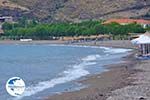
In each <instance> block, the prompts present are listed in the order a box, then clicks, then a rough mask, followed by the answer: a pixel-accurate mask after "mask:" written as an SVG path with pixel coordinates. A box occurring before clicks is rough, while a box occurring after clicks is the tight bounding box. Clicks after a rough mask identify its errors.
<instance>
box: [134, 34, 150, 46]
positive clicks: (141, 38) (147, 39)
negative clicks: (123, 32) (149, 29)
mask: <svg viewBox="0 0 150 100" xmlns="http://www.w3.org/2000/svg"><path fill="white" fill-rule="evenodd" d="M131 42H132V43H133V44H147V43H150V37H149V36H147V35H140V36H139V38H136V39H133V40H132V41H131Z"/></svg>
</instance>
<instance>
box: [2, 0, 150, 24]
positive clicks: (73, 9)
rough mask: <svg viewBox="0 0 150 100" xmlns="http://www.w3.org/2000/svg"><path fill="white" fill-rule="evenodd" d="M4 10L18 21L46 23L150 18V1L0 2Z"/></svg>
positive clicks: (61, 0) (56, 0)
mask: <svg viewBox="0 0 150 100" xmlns="http://www.w3.org/2000/svg"><path fill="white" fill-rule="evenodd" d="M2 1H3V3H2ZM4 1H5V2H6V3H4ZM6 5H7V6H6ZM0 8H1V9H0V15H12V16H14V17H15V18H16V19H17V18H18V17H20V16H27V17H29V18H37V19H39V20H40V21H43V22H51V21H74V22H78V21H81V20H87V19H102V18H104V19H107V18H112V17H128V18H141V17H143V18H148V19H149V18H150V0H111V1H110V0H44V1H43V0H0Z"/></svg>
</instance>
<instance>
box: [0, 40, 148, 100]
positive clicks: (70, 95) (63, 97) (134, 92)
mask: <svg viewBox="0 0 150 100" xmlns="http://www.w3.org/2000/svg"><path fill="white" fill-rule="evenodd" d="M12 43H13V44H20V43H21V44H26V43H27V44H67V45H68V43H67V42H66V41H32V42H20V41H0V44H12ZM71 45H90V46H106V47H117V48H131V49H133V51H132V52H130V53H129V55H127V56H126V57H124V58H122V61H123V62H122V63H119V64H113V65H106V66H105V67H106V68H108V69H109V71H107V72H103V73H100V74H96V75H92V76H87V77H85V78H84V79H83V80H78V81H77V82H79V83H82V84H85V85H88V86H89V87H88V88H84V89H81V90H78V91H73V92H69V89H68V90H66V91H65V92H63V93H61V94H56V95H53V96H49V97H45V98H44V99H46V100H150V85H149V83H150V67H149V66H150V61H148V60H147V61H140V60H137V59H136V58H135V54H136V52H137V51H136V49H135V47H134V46H133V45H132V44H131V42H130V41H127V40H114V41H99V42H96V43H95V42H94V41H93V42H84V43H83V42H81V43H73V44H71Z"/></svg>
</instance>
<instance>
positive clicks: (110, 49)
mask: <svg viewBox="0 0 150 100" xmlns="http://www.w3.org/2000/svg"><path fill="white" fill-rule="evenodd" d="M50 46H69V47H84V48H95V49H98V48H99V49H104V50H105V51H104V52H106V53H125V52H129V51H132V49H124V48H113V47H103V46H86V45H64V44H50Z"/></svg>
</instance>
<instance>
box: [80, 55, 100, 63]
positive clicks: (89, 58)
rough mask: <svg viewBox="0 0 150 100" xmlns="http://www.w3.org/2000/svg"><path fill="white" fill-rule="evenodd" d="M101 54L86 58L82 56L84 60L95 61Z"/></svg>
mask: <svg viewBox="0 0 150 100" xmlns="http://www.w3.org/2000/svg"><path fill="white" fill-rule="evenodd" d="M100 57H101V56H100V55H98V54H96V55H89V56H87V57H85V58H82V60H83V61H93V60H96V59H97V58H100Z"/></svg>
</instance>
